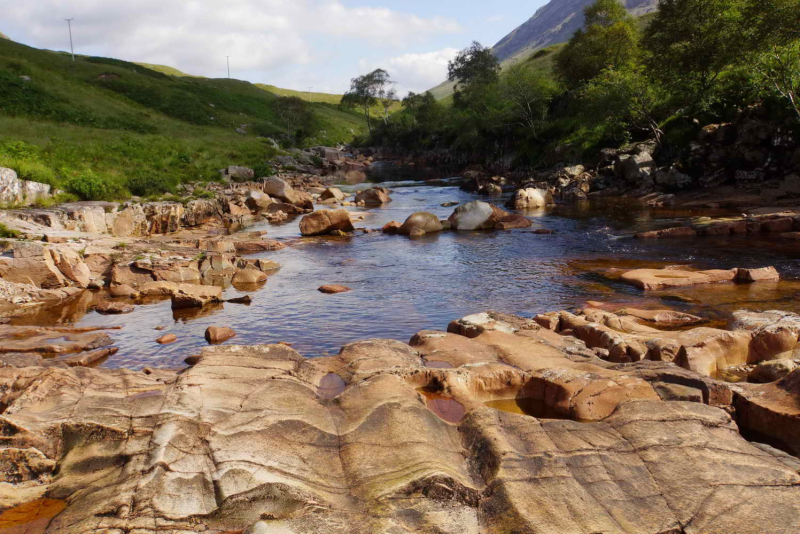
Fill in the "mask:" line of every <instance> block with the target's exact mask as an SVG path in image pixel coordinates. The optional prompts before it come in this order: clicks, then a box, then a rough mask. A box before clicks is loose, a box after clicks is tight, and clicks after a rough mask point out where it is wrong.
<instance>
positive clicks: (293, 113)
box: [275, 96, 314, 141]
mask: <svg viewBox="0 0 800 534" xmlns="http://www.w3.org/2000/svg"><path fill="white" fill-rule="evenodd" d="M275 112H276V114H277V115H278V118H279V119H280V121H281V123H282V124H283V126H284V127H285V128H286V134H287V136H288V137H289V139H291V140H293V141H300V139H301V138H302V137H303V135H304V133H305V132H307V131H308V130H309V129H310V128H311V125H312V123H313V120H314V117H313V115H312V113H311V110H310V109H309V106H308V103H307V102H306V101H304V100H302V99H301V98H298V97H296V96H283V97H280V98H278V101H277V103H276V104H275Z"/></svg>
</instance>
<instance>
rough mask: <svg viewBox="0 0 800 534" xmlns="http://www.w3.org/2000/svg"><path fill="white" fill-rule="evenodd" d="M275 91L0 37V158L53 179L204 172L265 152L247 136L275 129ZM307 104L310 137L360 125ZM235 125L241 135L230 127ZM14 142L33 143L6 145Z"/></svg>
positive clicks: (251, 162)
mask: <svg viewBox="0 0 800 534" xmlns="http://www.w3.org/2000/svg"><path fill="white" fill-rule="evenodd" d="M21 76H28V77H30V81H24V80H23V79H22V78H21ZM277 98H278V97H277V96H275V95H272V94H270V93H268V92H266V91H264V90H262V89H260V88H258V87H256V86H255V85H253V84H250V83H248V82H242V81H238V80H227V79H222V80H219V79H204V78H178V77H174V76H167V75H165V74H163V73H160V72H157V71H153V70H150V69H147V68H144V67H142V66H139V65H135V64H133V63H127V62H123V61H118V60H113V59H105V58H85V57H79V58H78V61H77V62H76V63H72V61H71V60H70V58H69V57H68V56H65V55H64V54H60V53H55V52H50V51H44V50H37V49H34V48H30V47H28V46H25V45H22V44H18V43H14V42H12V41H7V40H0V166H11V167H12V168H16V170H18V171H19V170H20V169H22V172H21V174H22V175H23V176H25V177H28V178H32V179H36V178H40V179H42V180H44V181H48V182H51V183H54V184H55V185H62V184H63V183H64V182H66V181H67V180H69V178H71V177H75V176H80V175H83V174H86V173H93V174H95V175H98V176H100V177H101V178H103V179H104V180H107V181H109V182H111V183H114V184H116V185H117V186H121V187H128V184H129V183H130V182H131V180H135V179H139V180H142V179H147V180H151V179H152V180H157V181H158V180H161V181H163V182H164V183H166V184H167V185H169V184H172V185H174V184H175V183H177V182H180V181H185V180H204V179H213V178H214V177H215V176H216V175H217V173H216V171H217V170H218V169H220V168H222V167H225V166H227V165H230V164H238V165H247V166H257V165H259V164H263V163H264V161H265V160H266V159H268V158H269V157H272V155H273V154H274V149H272V148H271V147H270V145H269V144H268V143H267V142H266V141H265V140H264V139H262V138H258V137H257V136H256V135H255V134H262V135H274V134H279V133H281V131H282V127H281V125H280V121H279V120H278V118H277V117H276V115H275V112H274V103H275V101H276V100H277ZM312 110H313V113H314V117H315V121H316V123H317V128H318V134H317V136H316V138H314V139H311V140H309V144H334V143H341V142H347V141H349V140H350V139H351V138H352V137H353V135H354V133H360V132H363V131H365V130H366V125H365V123H364V120H363V118H362V117H361V116H359V115H358V114H357V113H351V112H343V111H340V110H338V109H337V108H336V107H335V106H333V105H329V104H312ZM241 124H247V125H248V131H249V132H250V133H249V134H248V135H246V136H243V135H240V134H238V133H236V131H235V128H236V127H238V126H239V125H241ZM18 141H22V142H24V143H28V144H32V145H35V148H34V149H29V148H27V147H22V148H20V147H18V146H17V147H16V148H13V147H12V145H11V143H14V142H18ZM9 147H11V148H9ZM142 177H145V178H142ZM117 189H119V188H117Z"/></svg>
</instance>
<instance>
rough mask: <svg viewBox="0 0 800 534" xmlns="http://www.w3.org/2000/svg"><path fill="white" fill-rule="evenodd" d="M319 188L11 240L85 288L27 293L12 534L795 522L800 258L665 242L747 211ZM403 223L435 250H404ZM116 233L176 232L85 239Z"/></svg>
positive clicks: (743, 241) (84, 218) (779, 245)
mask: <svg viewBox="0 0 800 534" xmlns="http://www.w3.org/2000/svg"><path fill="white" fill-rule="evenodd" d="M373 178H375V176H373ZM317 180H318V181H316V182H315V181H314V179H312V178H310V177H303V178H302V179H294V178H292V177H291V176H289V175H285V176H283V177H281V178H273V179H268V180H265V181H263V182H256V183H246V182H245V183H232V184H229V185H220V186H219V188H218V189H215V190H213V194H214V198H213V199H195V200H192V201H190V202H187V203H186V204H185V205H184V204H183V203H181V202H172V203H169V202H166V203H164V202H162V203H152V204H142V205H139V206H138V207H137V206H117V207H115V208H114V209H112V210H110V211H109V212H107V211H106V206H105V205H102V206H98V205H95V204H89V205H78V206H74V205H73V206H68V207H66V208H64V207H62V208H56V209H53V210H51V211H50V213H55V215H53V216H52V217H42V216H41V210H38V211H37V210H33V211H31V212H29V213H31V215H25V213H24V212H18V213H15V214H13V216H12V217H10V218H7V219H6V220H8V221H9V222H8V224H9V225H19V228H25V229H26V230H27V236H26V237H25V238H23V239H8V240H7V241H6V245H5V246H6V247H7V252H6V253H5V254H4V256H3V257H0V262H2V263H4V264H8V265H10V267H11V268H10V269H7V270H6V271H5V272H11V273H13V274H12V276H19V275H21V274H20V273H23V274H24V276H26V277H28V278H32V277H33V274H34V273H35V272H37V270H35V269H33V268H32V266H38V267H39V268H41V267H42V266H44V267H46V271H41V270H39V271H38V272H39V273H40V274H41V273H42V272H45V274H47V276H45V277H43V278H38V279H37V280H39V281H40V284H39V285H41V281H42V280H46V281H48V282H50V283H56V282H57V283H58V284H60V285H61V287H52V288H44V289H42V288H41V287H35V286H30V285H28V286H20V285H19V284H17V283H16V282H11V281H6V282H5V283H4V286H3V288H2V289H3V291H4V293H3V294H4V295H8V298H9V301H10V303H11V305H8V306H6V307H5V308H4V311H3V314H4V320H3V322H4V323H6V324H0V340H2V342H3V350H2V351H0V352H2V354H0V361H2V362H3V366H2V367H0V424H1V425H3V427H5V428H6V429H7V431H6V432H5V434H7V435H8V438H7V439H6V440H5V442H4V443H3V444H1V445H0V459H2V464H1V465H3V466H4V467H3V473H4V476H5V479H4V480H3V481H0V502H2V504H1V505H0V528H17V527H19V528H28V530H30V528H29V527H30V525H31V524H35V525H39V526H37V527H36V528H39V529H40V530H39V531H41V532H45V531H46V532H48V533H54V532H58V533H62V532H63V533H69V532H81V533H84V532H101V531H108V530H109V529H112V530H113V529H117V530H121V531H125V530H126V529H127V530H130V529H131V528H136V529H138V530H139V531H141V532H143V533H149V532H156V531H158V530H162V531H163V530H169V531H176V532H178V531H186V532H247V533H249V534H252V533H258V532H269V531H271V530H275V529H282V530H283V531H285V532H298V533H299V532H309V531H310V532H348V533H350V532H365V533H366V532H374V531H376V530H381V531H382V530H386V529H394V530H395V531H397V532H419V531H424V530H426V529H436V530H437V531H439V532H453V533H455V532H475V533H478V532H481V533H482V532H507V531H518V530H519V531H526V530H531V529H534V528H537V529H538V528H545V527H546V528H547V529H551V530H554V531H559V532H575V533H580V534H589V533H592V532H599V531H603V532H614V533H617V532H619V533H623V532H631V531H635V532H637V533H639V532H647V533H653V534H656V533H659V534H660V533H663V532H670V531H675V532H679V531H681V530H686V528H685V526H686V525H688V524H692V525H701V527H698V528H700V530H699V532H706V531H712V532H713V531H725V532H744V533H747V532H752V533H753V534H755V533H757V532H762V531H763V528H765V525H767V528H768V529H769V531H770V532H791V531H792V529H794V528H795V526H796V525H798V522H797V517H798V516H799V515H798V514H800V512H797V511H796V510H795V509H796V506H797V505H796V503H797V502H798V500H797V497H798V495H796V494H795V488H796V487H800V475H798V467H797V466H798V464H797V460H796V457H795V456H793V455H798V454H800V451H799V450H797V449H796V444H797V442H798V437H800V436H798V433H800V412H798V411H797V408H796V406H797V397H798V396H800V392H798V390H797V384H796V382H797V380H798V379H797V377H798V376H799V375H798V373H800V370H798V369H797V366H798V364H800V354H799V352H800V346H799V345H798V337H799V336H800V316H798V315H797V313H798V312H800V271H798V265H800V263H798V261H797V260H798V258H799V257H800V251H798V250H797V247H796V246H795V243H793V242H791V241H789V240H784V239H782V238H779V235H778V234H776V235H773V234H771V233H764V232H761V231H760V230H759V232H751V233H749V234H748V233H747V232H745V233H741V234H739V233H735V232H727V233H719V232H718V233H707V234H703V235H697V232H696V233H695V235H693V236H692V237H690V238H672V239H643V238H642V237H641V235H640V234H644V233H646V232H652V231H658V230H660V229H662V228H671V227H676V226H677V225H681V226H687V227H688V226H690V225H707V224H711V225H712V226H713V225H714V224H728V223H726V221H730V220H731V219H732V218H735V217H736V215H737V212H735V211H732V210H726V209H722V208H714V209H709V208H699V207H695V208H686V209H670V208H664V207H657V206H647V205H645V204H644V203H642V202H640V201H635V200H631V199H618V200H617V199H615V200H614V201H609V200H607V199H592V200H584V201H564V200H558V201H557V202H556V203H554V204H549V205H546V206H544V207H541V208H536V209H528V210H512V211H510V212H506V211H504V210H503V209H502V208H500V207H499V206H498V204H505V203H506V202H507V201H509V200H511V199H510V198H509V197H508V194H506V195H505V196H503V197H499V198H498V199H497V200H496V201H495V204H494V207H492V205H489V204H486V203H483V202H482V201H481V199H484V200H486V197H485V196H482V195H479V194H475V193H470V192H466V191H464V190H463V189H460V188H459V187H458V183H459V182H457V181H447V180H445V181H435V182H414V181H404V182H388V183H386V182H384V183H381V184H380V186H381V187H376V186H377V184H374V183H361V184H348V183H346V182H347V179H346V176H342V177H340V178H339V179H338V180H337V181H339V182H343V183H341V184H339V185H338V186H333V185H332V184H331V183H330V182H327V181H324V182H323V181H321V180H319V179H317ZM545 193H546V191H541V193H540V194H541V195H544V194H545ZM542 198H546V195H545V196H542ZM199 200H202V201H203V203H201V202H196V201H199ZM192 202H195V203H194V204H192ZM205 202H208V203H209V204H210V205H211V206H213V209H208V210H203V209H201V207H202V206H206V204H205ZM126 210H127V211H126ZM312 210H313V212H314V213H316V215H314V214H312ZM326 210H327V211H326ZM140 211H141V213H144V214H147V215H145V216H143V217H142V218H137V214H138V213H139V212H140ZM420 212H427V213H428V215H425V216H424V217H419V216H417V217H416V218H415V217H411V216H412V215H413V214H415V213H417V214H419V213H420ZM34 213H35V214H36V215H35V217H34V215H33V214H34ZM203 213H207V214H208V217H207V218H206V219H203V217H202V216H201V214H203ZM333 213H337V214H338V215H337V217H333V216H332V215H331V214H333ZM71 214H72V215H71ZM74 214H81V215H79V216H76V215H74ZM91 214H94V215H93V216H90V215H91ZM325 214H327V215H326V216H325V217H322V219H323V220H324V221H327V223H331V226H324V227H323V226H320V224H319V223H318V221H317V222H315V223H314V224H313V225H311V224H310V223H309V222H307V221H311V220H315V221H316V220H317V219H319V218H320V216H321V215H325ZM476 214H484V215H485V216H486V220H482V221H477V222H476V219H475V217H476ZM794 217H795V216H794V215H793V216H792V217H790V219H789V220H790V221H791V223H792V224H794ZM407 219H410V220H411V221H415V223H414V224H417V222H420V221H421V222H424V223H425V225H424V227H425V232H424V233H414V232H412V231H409V232H406V233H409V234H411V235H393V234H391V233H385V232H383V231H381V229H382V228H384V227H386V228H387V229H389V228H397V227H400V226H402V223H404V222H406V221H407ZM100 220H102V221H104V222H106V223H107V224H106V232H109V229H110V231H111V232H112V233H113V232H114V228H115V227H117V228H121V227H122V226H120V225H121V222H120V221H132V224H131V225H129V226H128V228H138V229H146V230H147V232H150V229H151V228H155V229H160V228H166V229H168V230H174V231H171V232H169V233H167V234H158V233H156V234H153V235H138V236H133V235H130V236H128V237H125V238H124V241H123V240H122V239H121V238H120V237H119V236H115V235H110V234H109V233H101V232H97V231H94V232H91V233H89V232H86V231H85V229H86V226H85V225H86V224H87V223H92V224H95V225H96V226H95V228H97V223H98V221H100ZM511 220H513V221H515V223H514V224H513V225H510V229H503V228H506V227H505V226H504V225H503V224H500V223H503V221H511ZM42 221H44V222H48V221H52V224H59V225H61V226H60V227H54V226H45V225H44V224H42ZM304 221H306V222H304ZM391 221H395V223H396V224H395V225H394V226H392V225H391V224H389V223H391ZM192 222H196V223H197V224H191V223H192ZM490 222H491V224H490ZM145 223H146V224H145ZM334 223H335V224H334ZM522 223H525V224H522ZM69 224H75V225H76V227H77V225H83V226H82V228H81V230H83V231H79V230H77V229H68V228H66V226H67V225H69ZM407 224H411V223H407ZM737 224H738V223H737ZM751 226H752V223H751ZM468 227H470V228H472V227H474V228H484V229H478V230H467V229H466V228H468ZM310 228H311V229H313V232H312V233H317V231H318V230H320V229H322V230H320V231H322V233H323V234H325V235H318V236H314V237H303V236H302V235H301V233H309V229H310ZM448 228H449V229H448ZM457 228H461V230H457ZM759 229H760V226H759ZM142 233H146V232H144V231H142ZM637 235H639V237H637ZM39 236H45V237H39ZM37 238H38V240H37ZM70 250H71V251H73V254H74V256H73V255H72V254H70V252H68V251H70ZM20 261H24V262H27V263H26V265H27V267H26V268H25V269H18V268H14V267H15V262H20ZM16 267H18V266H16ZM82 275H86V277H85V278H84V277H83V276H82ZM29 282H30V280H29ZM325 285H341V286H346V288H345V289H348V291H346V292H343V293H338V294H328V293H323V292H321V291H320V289H323V287H322V286H325ZM12 290H18V293H16V294H14V293H13V292H12ZM42 294H43V295H48V296H49V298H50V300H43V299H42V296H43V295H42ZM20 297H22V298H21V300H19V299H18V298H20ZM15 298H17V299H18V300H17V301H16V302H15V301H14V299H15ZM487 309H495V310H502V311H503V312H505V313H495V312H485V313H483V312H484V311H485V310H487ZM743 310H749V311H747V312H744V311H743ZM772 310H780V313H779V312H777V311H776V312H773V311H772ZM509 312H510V313H513V314H514V315H509V314H507V313H509ZM458 317H461V319H457V320H455V321H454V320H453V319H454V318H458ZM446 325H447V327H446V332H445V326H446ZM228 328H230V330H227V329H228ZM231 336H232V337H231ZM385 338H388V339H385ZM409 339H410V341H409ZM223 340H224V341H223ZM364 340H366V341H364ZM654 423H656V424H654ZM409 428H413V429H415V431H414V432H413V433H409V430H408V429H409ZM576 440H577V441H576ZM388 451H391V452H388ZM657 451H660V452H657ZM512 457H523V458H527V460H525V461H524V463H523V464H522V465H520V464H518V462H511V461H510V460H509V458H512ZM742 462H744V463H745V464H746V465H747V466H749V467H748V469H742ZM597 465H603V466H604V467H603V468H602V471H598V476H600V475H602V476H601V478H600V479H597V480H603V481H605V482H603V483H602V487H603V489H602V491H600V490H599V489H598V488H599V486H598V485H597V484H598V483H597V480H596V479H595V478H594V477H589V478H587V473H589V472H590V470H592V469H595V468H596V466H597ZM592 466H594V467H592ZM520 470H522V471H520ZM687 471H691V472H693V473H698V474H697V475H696V476H694V477H693V478H692V480H691V481H688V480H687V479H686V478H685V477H684V476H682V473H685V472H687ZM523 472H524V473H523ZM552 473H560V474H559V475H558V476H551V475H552ZM603 473H604V474H603ZM701 475H702V476H701ZM87 481H89V482H87ZM721 485H723V486H724V487H725V488H728V487H731V488H733V487H735V488H736V491H735V492H732V491H728V490H727V489H726V490H724V491H721V490H720V489H719V488H720V487H722V486H721ZM742 488H745V489H744V490H743V489H742ZM609 492H611V494H613V495H614V498H613V500H610V499H609V498H608V495H609ZM698 492H699V494H702V495H704V497H703V498H702V499H697V498H696V495H698ZM743 492H744V493H743ZM176 495H180V497H178V496H176ZM709 495H710V496H712V497H710V498H707V497H708V496H709ZM766 497H768V498H766ZM575 499H580V502H581V503H583V504H582V505H581V507H580V508H579V509H578V508H574V506H573V504H574V502H575ZM742 499H746V501H747V503H748V505H747V506H741V505H740V504H741V503H742ZM775 506H780V507H781V510H784V511H786V513H785V514H766V513H763V514H762V513H761V512H760V510H761V507H769V509H770V510H772V509H774V507H775ZM721 507H722V508H725V509H728V510H731V511H730V512H729V513H726V514H723V515H720V514H719V513H718V511H719V509H720V508H721ZM565 509H569V510H570V511H569V512H565V511H564V510H565ZM754 513H756V514H758V515H759V516H763V517H769V519H768V520H765V521H768V523H764V522H763V521H760V522H758V524H754V523H753V522H752V517H753V514H754ZM623 518H627V519H624V520H625V521H627V522H628V523H629V524H630V525H633V526H632V527H631V528H627V527H625V528H623V527H620V526H619V525H620V523H619V522H620V521H621V520H622V519H623ZM628 523H626V524H628ZM20 525H24V526H23V527H20ZM153 525H156V526H153ZM354 525H355V526H354ZM542 525H544V526H545V527H542ZM40 527H41V528H40ZM631 529H633V530H631ZM686 531H687V532H688V530H686Z"/></svg>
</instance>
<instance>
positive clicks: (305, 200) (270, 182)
mask: <svg viewBox="0 0 800 534" xmlns="http://www.w3.org/2000/svg"><path fill="white" fill-rule="evenodd" d="M264 193H266V194H267V195H269V196H271V197H273V198H279V199H280V200H282V201H284V202H286V203H287V204H291V205H292V206H298V207H303V208H305V207H308V204H310V203H311V197H310V196H308V195H305V194H301V193H300V192H299V191H295V190H294V188H293V187H292V186H291V185H290V184H289V182H287V181H286V180H283V179H281V178H278V177H277V176H270V177H269V178H264Z"/></svg>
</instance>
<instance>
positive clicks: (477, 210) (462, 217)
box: [447, 200, 497, 230]
mask: <svg viewBox="0 0 800 534" xmlns="http://www.w3.org/2000/svg"><path fill="white" fill-rule="evenodd" d="M447 220H448V221H450V224H451V225H452V227H453V229H454V230H488V229H492V228H494V226H495V223H496V222H497V216H496V214H495V210H494V208H493V207H492V205H491V204H488V203H486V202H481V201H480V200H474V201H472V202H467V203H466V204H462V205H461V206H459V207H457V208H456V209H455V211H453V214H452V215H450V217H449V218H448V219H447Z"/></svg>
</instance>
